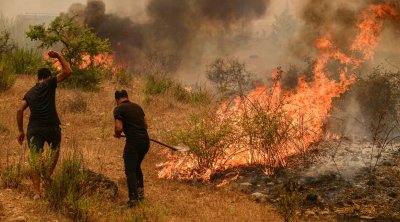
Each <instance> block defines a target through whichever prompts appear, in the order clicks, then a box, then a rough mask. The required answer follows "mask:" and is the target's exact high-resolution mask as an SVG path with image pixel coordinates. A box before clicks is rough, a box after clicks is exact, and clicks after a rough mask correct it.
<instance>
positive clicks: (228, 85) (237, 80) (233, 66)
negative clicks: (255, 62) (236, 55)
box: [207, 58, 253, 95]
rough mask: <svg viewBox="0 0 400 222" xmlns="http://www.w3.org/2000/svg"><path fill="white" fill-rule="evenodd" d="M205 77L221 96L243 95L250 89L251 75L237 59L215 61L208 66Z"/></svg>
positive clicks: (218, 59)
mask: <svg viewBox="0 0 400 222" xmlns="http://www.w3.org/2000/svg"><path fill="white" fill-rule="evenodd" d="M207 77H208V79H209V80H210V81H211V82H213V83H215V84H216V86H217V88H218V90H219V91H220V92H221V93H222V94H223V95H232V94H239V95H243V93H244V92H245V91H246V90H249V89H250V88H252V78H253V74H252V73H251V72H249V71H248V70H247V69H246V66H245V64H244V63H240V62H239V61H238V60H237V59H223V58H217V59H215V60H214V61H213V62H212V63H211V64H210V65H209V66H208V70H207Z"/></svg>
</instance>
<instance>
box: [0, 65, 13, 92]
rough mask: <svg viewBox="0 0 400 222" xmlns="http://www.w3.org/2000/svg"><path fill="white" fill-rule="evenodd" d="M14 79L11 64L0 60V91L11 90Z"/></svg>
mask: <svg viewBox="0 0 400 222" xmlns="http://www.w3.org/2000/svg"><path fill="white" fill-rule="evenodd" d="M16 79H17V77H16V74H15V68H14V67H13V65H12V63H11V62H10V61H7V60H4V59H2V58H0V91H4V90H7V89H9V88H11V87H12V86H13V85H14V83H15V81H16Z"/></svg>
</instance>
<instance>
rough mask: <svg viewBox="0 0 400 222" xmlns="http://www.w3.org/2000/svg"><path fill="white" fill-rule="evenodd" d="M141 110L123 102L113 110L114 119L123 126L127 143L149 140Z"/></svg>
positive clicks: (127, 102) (130, 103) (135, 105)
mask: <svg viewBox="0 0 400 222" xmlns="http://www.w3.org/2000/svg"><path fill="white" fill-rule="evenodd" d="M144 116H145V114H144V112H143V109H142V108H141V107H140V106H139V105H138V104H136V103H132V102H130V101H125V102H122V103H121V104H119V105H118V106H117V107H115V109H114V119H119V120H121V121H122V124H123V131H124V133H125V135H126V139H127V142H142V141H147V140H148V139H149V135H148V134H147V129H146V125H145V122H144Z"/></svg>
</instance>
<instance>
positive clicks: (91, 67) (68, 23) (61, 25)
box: [26, 16, 110, 90]
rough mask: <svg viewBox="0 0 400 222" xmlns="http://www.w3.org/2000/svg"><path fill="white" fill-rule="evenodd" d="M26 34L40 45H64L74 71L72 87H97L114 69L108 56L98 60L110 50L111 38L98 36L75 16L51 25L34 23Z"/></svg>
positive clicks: (61, 18) (69, 80)
mask: <svg viewBox="0 0 400 222" xmlns="http://www.w3.org/2000/svg"><path fill="white" fill-rule="evenodd" d="M26 34H27V36H28V37H29V38H30V39H31V40H36V41H39V42H40V45H39V48H50V47H54V46H55V45H61V47H62V50H61V52H62V53H63V55H64V56H65V59H66V60H67V61H68V62H70V64H71V68H72V70H73V72H74V75H73V76H72V77H71V78H69V79H68V80H67V82H66V83H67V84H68V85H70V86H74V87H81V88H84V89H89V90H91V89H95V88H96V86H97V84H98V83H99V82H100V80H102V79H103V78H104V77H105V75H107V72H108V71H110V68H109V67H108V65H110V64H108V61H107V59H100V60H96V58H98V56H100V55H107V54H108V53H110V43H109V41H108V40H104V39H100V38H99V37H97V36H96V34H95V33H93V31H92V30H91V29H90V28H89V27H87V26H85V25H82V24H80V23H78V22H77V21H76V19H75V18H74V17H68V16H59V17H57V18H56V19H55V20H54V21H52V22H51V23H50V25H49V26H48V27H47V28H46V27H45V26H44V25H35V26H31V27H30V30H29V31H28V32H27V33H26Z"/></svg>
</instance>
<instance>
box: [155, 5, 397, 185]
mask: <svg viewBox="0 0 400 222" xmlns="http://www.w3.org/2000/svg"><path fill="white" fill-rule="evenodd" d="M386 18H391V19H397V18H398V12H397V10H396V8H395V7H394V6H392V5H390V4H382V5H370V6H369V7H368V8H367V10H365V11H364V12H363V13H362V14H361V16H360V18H359V24H358V28H359V32H358V35H357V36H356V38H355V40H354V42H353V44H352V46H351V54H350V55H347V54H346V53H344V52H342V51H341V50H339V49H338V48H337V47H336V46H335V44H334V42H333V41H332V40H331V39H330V36H329V34H326V35H325V37H323V38H321V39H318V40H316V41H315V45H316V47H317V49H318V55H317V59H316V61H315V63H314V66H313V81H311V82H307V81H305V79H304V78H300V79H299V80H298V86H297V88H296V89H294V90H290V91H285V90H284V89H282V88H281V82H280V77H281V75H282V71H281V70H279V69H278V70H275V71H274V72H273V74H272V76H273V80H274V81H273V83H274V84H273V85H272V86H271V87H265V86H260V87H257V88H256V89H255V90H254V91H252V92H250V93H249V94H247V95H245V96H238V97H236V98H235V99H234V100H233V102H231V103H229V102H224V103H223V104H222V105H221V107H220V108H219V109H218V111H217V112H216V116H217V120H218V121H217V123H216V124H223V123H229V124H230V125H231V126H232V127H233V131H232V132H233V133H234V137H236V138H237V140H236V141H235V143H234V144H231V145H229V146H228V147H227V148H226V149H225V150H224V155H223V156H222V157H220V159H221V160H220V161H217V162H216V164H214V165H213V166H212V168H210V169H206V170H203V171H201V172H202V173H201V174H200V175H198V174H196V173H194V172H198V171H196V166H198V163H197V162H196V161H197V160H196V158H195V157H194V155H193V154H188V155H183V154H179V155H174V154H170V156H169V160H168V161H167V162H165V163H163V164H162V166H163V168H162V169H161V171H160V172H159V176H160V177H162V178H181V179H190V178H201V179H203V180H209V179H210V175H211V174H212V172H215V171H216V170H224V169H227V168H231V167H234V166H240V165H246V164H262V165H263V166H266V167H265V170H266V171H265V173H271V171H270V170H271V169H273V168H274V167H277V166H285V164H286V159H287V157H289V156H291V155H294V154H298V153H300V152H305V151H307V150H308V149H310V146H311V145H312V144H313V143H315V142H318V141H320V139H321V138H322V136H323V133H324V132H323V126H324V121H325V120H326V119H327V117H329V114H330V111H331V109H332V100H333V99H334V98H336V97H339V96H340V95H341V94H342V93H344V92H346V91H347V90H348V89H349V87H350V85H351V84H352V83H353V82H354V81H355V77H354V76H353V75H351V74H350V72H351V71H352V70H354V69H356V68H358V67H360V65H361V64H363V63H364V62H365V61H367V60H373V56H374V50H375V48H376V47H378V44H379V40H380V33H381V31H382V29H383V24H384V19H386ZM330 61H336V62H337V63H339V64H340V66H339V67H340V68H339V69H338V70H337V72H338V74H339V76H340V78H339V81H335V80H332V79H329V76H330V75H329V73H328V72H327V71H326V65H327V64H328V62H330ZM259 118H262V120H263V121H264V123H267V124H268V126H262V127H260V128H259V129H254V128H251V129H250V130H249V129H248V128H246V121H247V122H252V121H253V122H252V123H254V121H257V119H259ZM249 126H254V125H251V123H250V125H249ZM269 130H271V132H268V131H269ZM272 140H273V141H272ZM224 183H225V181H224Z"/></svg>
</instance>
